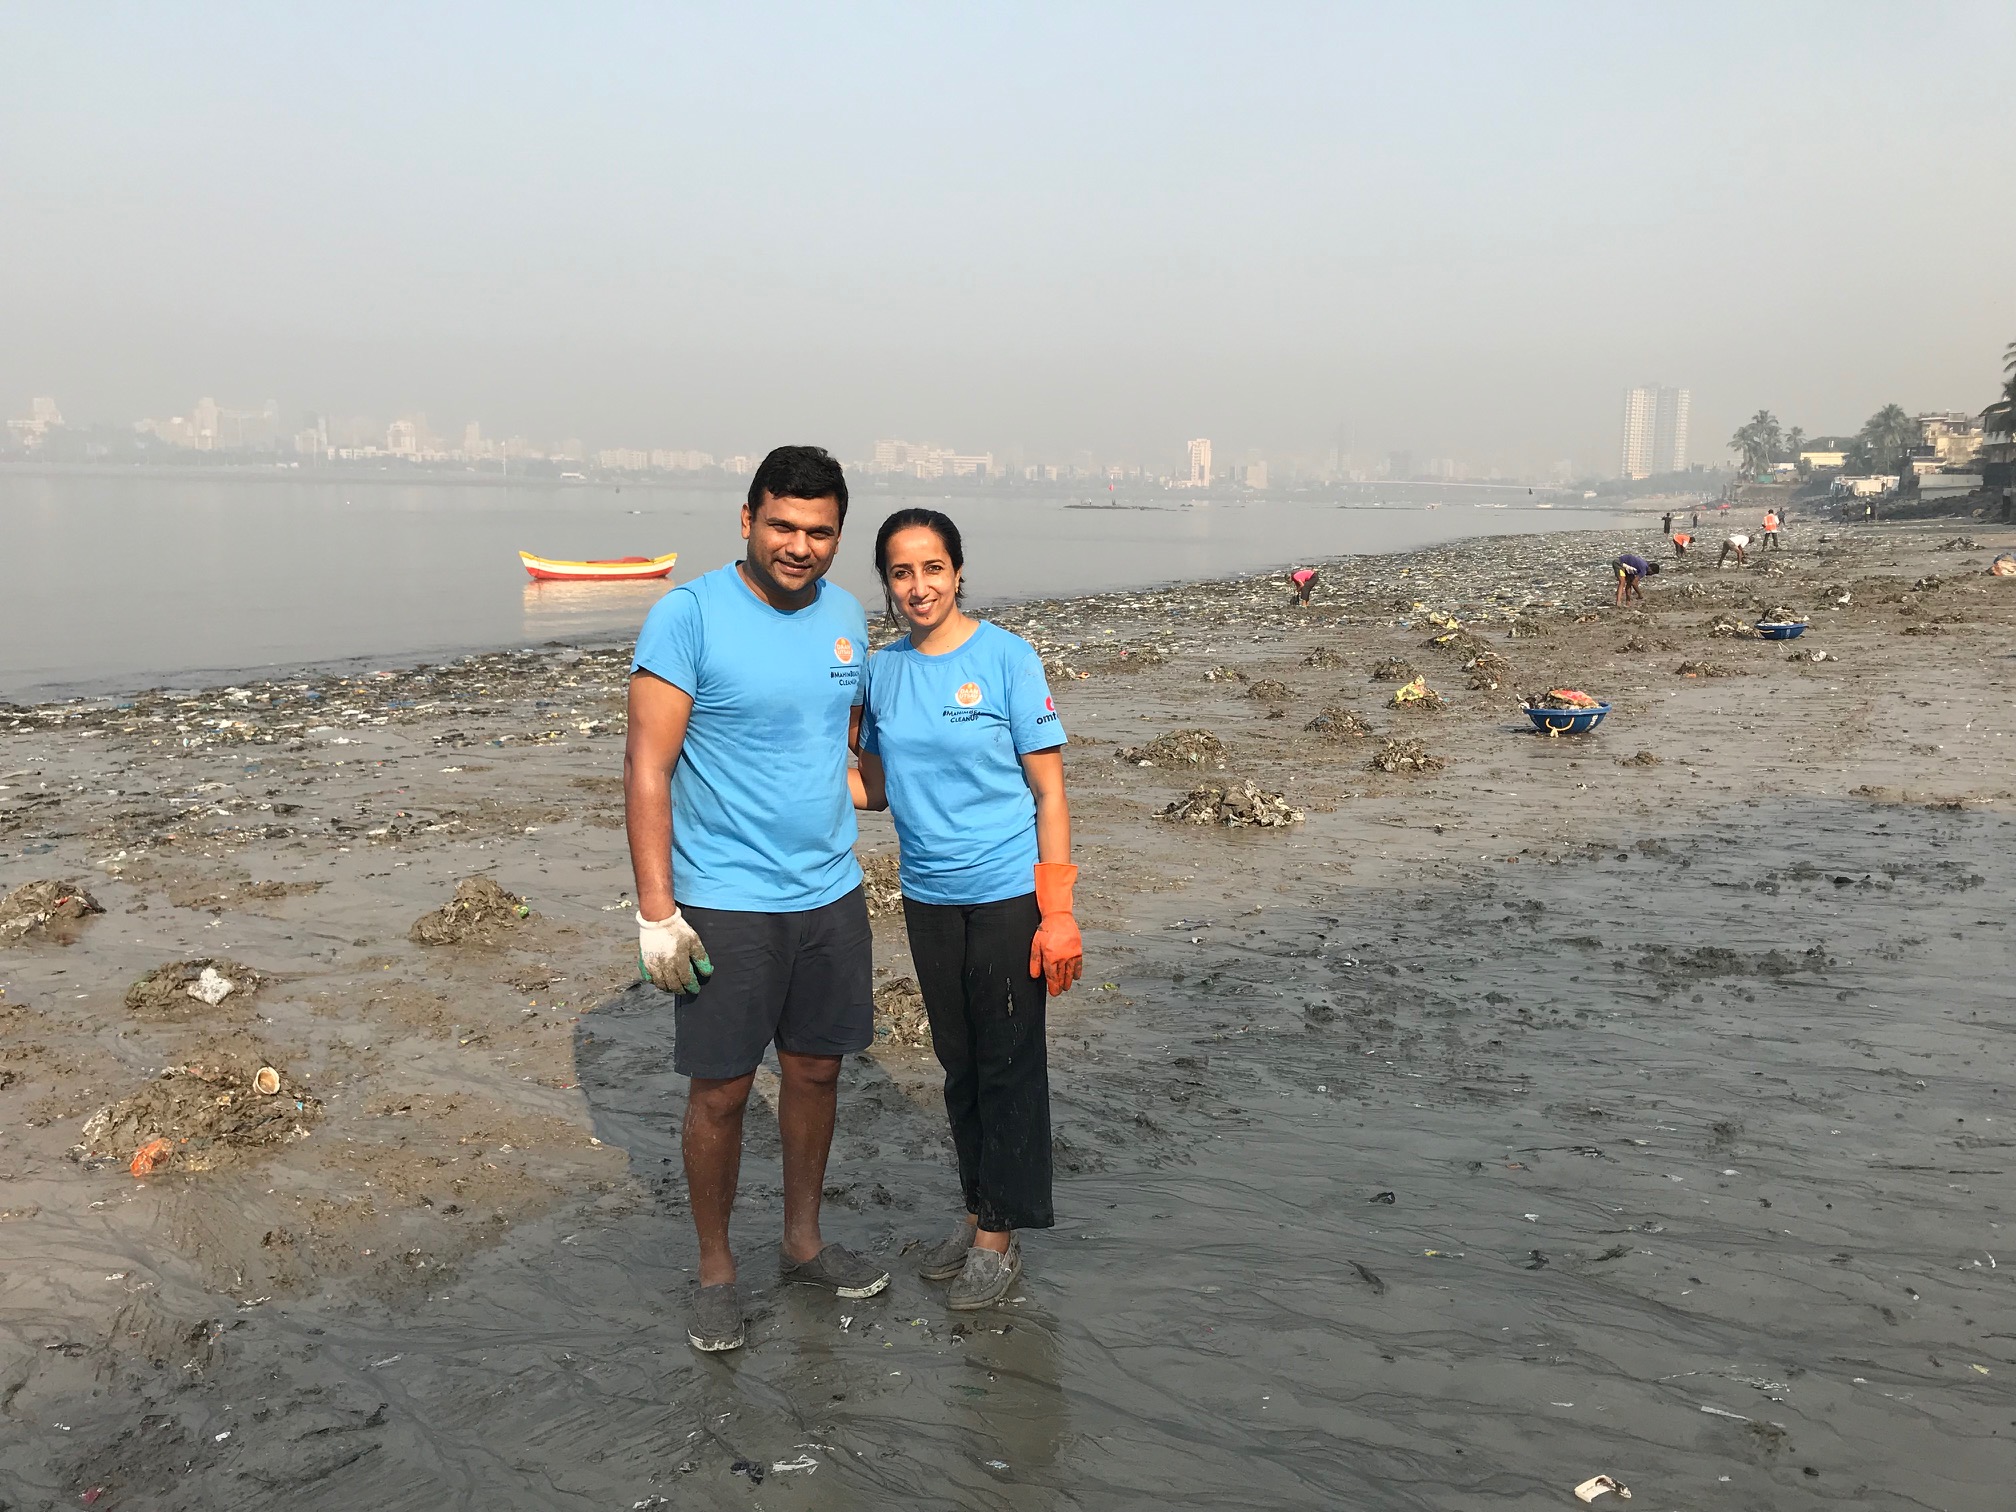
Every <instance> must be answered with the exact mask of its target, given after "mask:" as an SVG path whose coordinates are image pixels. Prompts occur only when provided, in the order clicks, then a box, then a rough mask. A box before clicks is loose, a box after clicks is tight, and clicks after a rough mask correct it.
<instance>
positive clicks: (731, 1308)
mask: <svg viewBox="0 0 2016 1512" xmlns="http://www.w3.org/2000/svg"><path fill="white" fill-rule="evenodd" d="M686 1337H687V1338H689V1339H691V1340H692V1341H693V1347H694V1348H695V1349H699V1350H704V1351H705V1352H706V1353H708V1354H719V1353H720V1352H721V1351H722V1350H724V1349H740V1348H741V1347H742V1293H741V1292H740V1291H738V1290H737V1289H736V1286H735V1283H734V1282H733V1281H725V1282H723V1283H722V1284H721V1285H719V1286H703V1287H700V1288H699V1289H698V1290H697V1291H695V1292H694V1293H693V1321H692V1322H691V1323H689V1324H688V1325H687V1327H686Z"/></svg>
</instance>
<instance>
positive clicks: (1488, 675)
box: [1463, 651, 1512, 693]
mask: <svg viewBox="0 0 2016 1512" xmlns="http://www.w3.org/2000/svg"><path fill="white" fill-rule="evenodd" d="M1463 670H1464V671H1465V672H1468V673H1469V674H1470V686H1471V687H1472V688H1473V689H1475V690H1477V691H1479V692H1484V693H1495V692H1497V690H1498V689H1500V688H1502V687H1504V686H1505V685H1506V684H1507V683H1509V682H1511V681H1512V663H1510V662H1509V661H1507V660H1506V659H1505V658H1504V657H1502V656H1500V655H1499V654H1498V653H1497V652H1496V651H1479V652H1478V653H1477V654H1476V655H1475V656H1473V657H1471V658H1470V660H1468V661H1467V662H1465V663H1463Z"/></svg>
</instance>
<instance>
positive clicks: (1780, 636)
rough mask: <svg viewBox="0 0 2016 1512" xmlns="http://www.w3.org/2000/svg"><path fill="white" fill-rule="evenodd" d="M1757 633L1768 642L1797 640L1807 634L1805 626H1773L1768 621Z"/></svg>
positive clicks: (1758, 628)
mask: <svg viewBox="0 0 2016 1512" xmlns="http://www.w3.org/2000/svg"><path fill="white" fill-rule="evenodd" d="M1757 633H1758V634H1759V635H1761V636H1763V637H1764V639H1766V640H1797V639H1798V638H1799V637H1800V636H1802V635H1804V634H1805V633H1806V627H1805V626H1804V625H1785V624H1772V623H1770V622H1768V621H1766V622H1763V623H1760V624H1759V625H1758V626H1757Z"/></svg>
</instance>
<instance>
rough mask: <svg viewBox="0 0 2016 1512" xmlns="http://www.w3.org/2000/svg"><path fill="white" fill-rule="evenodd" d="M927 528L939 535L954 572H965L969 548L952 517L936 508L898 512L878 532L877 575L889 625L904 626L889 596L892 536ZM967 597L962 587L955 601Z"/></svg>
mask: <svg viewBox="0 0 2016 1512" xmlns="http://www.w3.org/2000/svg"><path fill="white" fill-rule="evenodd" d="M920 528H921V529H924V530H929V531H933V532H935V533H936V535H937V537H938V540H939V543H940V544H941V545H943V546H944V548H945V555H946V556H947V557H949V558H950V559H951V562H952V570H953V571H954V572H963V571H965V569H966V547H965V543H964V542H962V541H961V540H960V539H959V527H958V526H957V525H954V524H953V523H952V517H951V516H950V515H944V514H940V513H939V512H938V511H937V510H935V509H899V510H897V511H896V513H894V514H892V515H891V516H889V518H888V519H886V520H884V521H883V522H882V528H881V529H880V530H878V531H876V532H875V576H877V577H878V578H880V579H881V580H882V596H883V598H884V599H885V600H887V602H888V604H889V622H890V623H891V624H892V625H900V624H902V623H903V620H902V618H901V616H899V615H898V614H897V613H896V600H895V599H893V598H891V597H890V596H889V537H891V536H893V535H894V534H896V532H897V531H899V530H912V529H920ZM965 597H966V584H965V583H964V582H961V583H960V584H959V592H958V593H957V594H956V595H955V601H957V600H963V599H964V598H965Z"/></svg>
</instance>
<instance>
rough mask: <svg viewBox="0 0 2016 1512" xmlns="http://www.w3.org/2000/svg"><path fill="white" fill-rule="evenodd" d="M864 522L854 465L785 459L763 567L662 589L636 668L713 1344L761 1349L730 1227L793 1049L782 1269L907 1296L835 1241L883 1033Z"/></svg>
mask: <svg viewBox="0 0 2016 1512" xmlns="http://www.w3.org/2000/svg"><path fill="white" fill-rule="evenodd" d="M846 519H847V480H846V477H845V475H844V474H843V473H842V472H841V470H840V464H839V463H837V462H835V461H834V460H833V459H832V458H831V457H830V456H828V455H827V454H826V453H825V452H824V451H821V450H820V449H819V448H818V447H814V446H780V447H778V448H777V449H776V450H775V451H773V452H771V453H770V455H769V456H767V457H765V458H764V459H763V464H762V466H760V467H759V468H757V469H756V475H755V477H754V478H752V479H751V480H750V484H749V499H748V502H747V503H746V504H745V505H744V506H743V508H742V538H743V539H744V540H745V541H747V542H748V543H749V546H748V551H747V554H746V556H745V557H744V558H743V560H741V561H739V562H730V563H729V564H728V565H727V566H725V567H722V568H720V569H718V570H716V571H714V572H709V573H706V574H704V575H702V576H700V577H697V578H695V579H694V580H693V581H692V582H690V583H684V584H681V585H680V586H679V587H677V588H675V589H673V590H672V591H671V592H670V593H668V594H666V595H665V596H664V597H663V598H662V599H660V600H659V601H658V602H657V604H655V605H654V606H653V607H652V609H651V613H650V614H649V615H648V616H647V617H646V618H645V621H644V628H643V630H642V632H641V633H640V634H639V635H638V637H637V653H636V658H635V662H634V665H633V666H632V668H631V675H630V735H629V742H628V745H627V746H626V747H625V750H624V754H623V790H624V799H625V807H626V816H625V817H626V823H627V826H628V829H629V836H630V858H631V864H632V865H633V866H634V868H635V869H636V874H637V928H638V966H639V969H640V970H641V972H642V973H643V975H644V976H645V977H646V978H647V979H648V980H649V981H650V982H652V983H653V984H654V985H655V986H657V987H659V988H660V989H662V990H663V991H665V992H668V993H672V994H674V998H673V1010H672V1012H673V1041H672V1045H673V1048H672V1064H673V1068H674V1069H675V1070H677V1071H678V1072H680V1073H681V1074H682V1075H684V1076H686V1077H688V1078H690V1081H689V1088H688V1093H687V1100H686V1120H685V1124H684V1127H683V1128H682V1129H681V1131H680V1149H681V1153H682V1154H683V1155H684V1157H685V1165H686V1186H687V1195H688V1198H689V1200H690V1201H691V1203H692V1206H693V1226H694V1228H695V1229H696V1230H697V1231H698V1234H699V1239H700V1275H699V1281H698V1287H697V1290H696V1292H695V1295H694V1299H693V1311H692V1315H691V1318H690V1321H689V1323H688V1326H687V1335H688V1337H689V1338H690V1339H691V1340H692V1343H693V1346H694V1348H696V1349H701V1350H708V1351H714V1350H724V1349H736V1348H739V1347H740V1346H741V1344H742V1341H743V1332H744V1329H743V1306H742V1294H741V1291H740V1290H739V1288H738V1285H737V1280H736V1264H735V1254H734V1251H733V1250H732V1249H731V1248H730V1247H729V1243H728V1218H729V1213H730V1212H731V1210H732V1209H733V1207H734V1205H735V1190H736V1185H737V1180H738V1177H739V1174H740V1171H741V1164H742V1115H743V1110H744V1109H745V1108H746V1107H747V1105H748V1102H749V1088H750V1084H751V1083H752V1082H753V1081H754V1079H755V1075H756V1068H757V1066H758V1065H759V1064H760V1063H761V1062H762V1059H763V1055H764V1052H765V1051H766V1050H767V1049H768V1048H769V1047H770V1045H771V1044H772V1043H775V1045H776V1047H777V1062H778V1065H779V1067H780V1069H781V1072H782V1076H781V1081H782V1086H781V1089H780V1091H779V1093H778V1097H777V1126H778V1134H779V1137H780V1140H781V1143H782V1145H783V1157H784V1240H783V1245H782V1248H781V1253H780V1255H779V1266H780V1269H781V1272H782V1275H783V1278H784V1279H785V1280H786V1281H802V1282H807V1283H809V1284H812V1285H815V1286H822V1287H825V1288H826V1289H828V1290H829V1291H832V1292H834V1293H836V1294H838V1295H839V1296H842V1297H872V1296H874V1295H875V1294H876V1293H877V1292H879V1291H881V1290H882V1289H883V1288H884V1287H885V1286H887V1285H888V1284H889V1273H888V1272H887V1271H886V1270H884V1269H883V1268H882V1267H881V1266H879V1265H877V1264H876V1263H875V1262H874V1261H872V1260H869V1259H867V1258H866V1257H865V1256H862V1255H859V1254H856V1253H855V1252H854V1251H852V1250H850V1249H847V1248H846V1247H844V1246H842V1245H839V1244H828V1243H826V1242H825V1240H824V1239H823V1238H822V1237H821V1235H820V1232H819V1198H820V1193H821V1192H822V1190H823V1189H824V1186H825V1179H826V1156H827V1152H828V1151H829V1149H830V1148H831V1146H832V1143H833V1117H834V1107H835V1102H836V1099H837V1095H838V1086H839V1079H840V1062H841V1057H843V1056H846V1055H851V1054H853V1053H854V1052H856V1051H858V1050H865V1049H867V1048H868V1046H869V1044H870V1043H871V1042H872V1040H873V1039H874V1036H875V1005H874V998H873V995H872V988H873V983H872V979H871V964H870V955H869V952H870V943H871V940H870V935H869V930H868V906H867V900H866V896H865V894H864V892H863V889H862V881H861V866H860V863H859V862H857V861H856V860H855V859H854V837H855V834H856V826H855V819H854V808H853V804H852V803H851V801H850V796H849V789H848V773H847V752H848V747H849V745H850V743H851V742H852V740H853V739H854V738H855V737H854V732H855V730H856V729H857V728H858V726H859V722H860V718H861V700H862V695H863V678H862V670H863V668H864V667H865V666H866V665H867V651H868V621H867V617H866V615H865V614H864V613H863V612H862V608H861V604H860V601H859V600H858V599H856V598H855V597H854V596H853V595H852V594H850V593H848V592H847V591H846V590H845V589H843V588H840V587H837V586H835V585H834V584H831V583H828V582H825V581H824V579H825V576H826V571H827V569H828V568H829V567H831V566H832V565H833V555H834V552H835V551H836V550H837V549H838V548H839V545H840V527H841V526H842V525H843V524H844V523H845V522H846ZM675 888H676V896H677V899H678V901H677V902H675V901H674V897H675Z"/></svg>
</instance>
